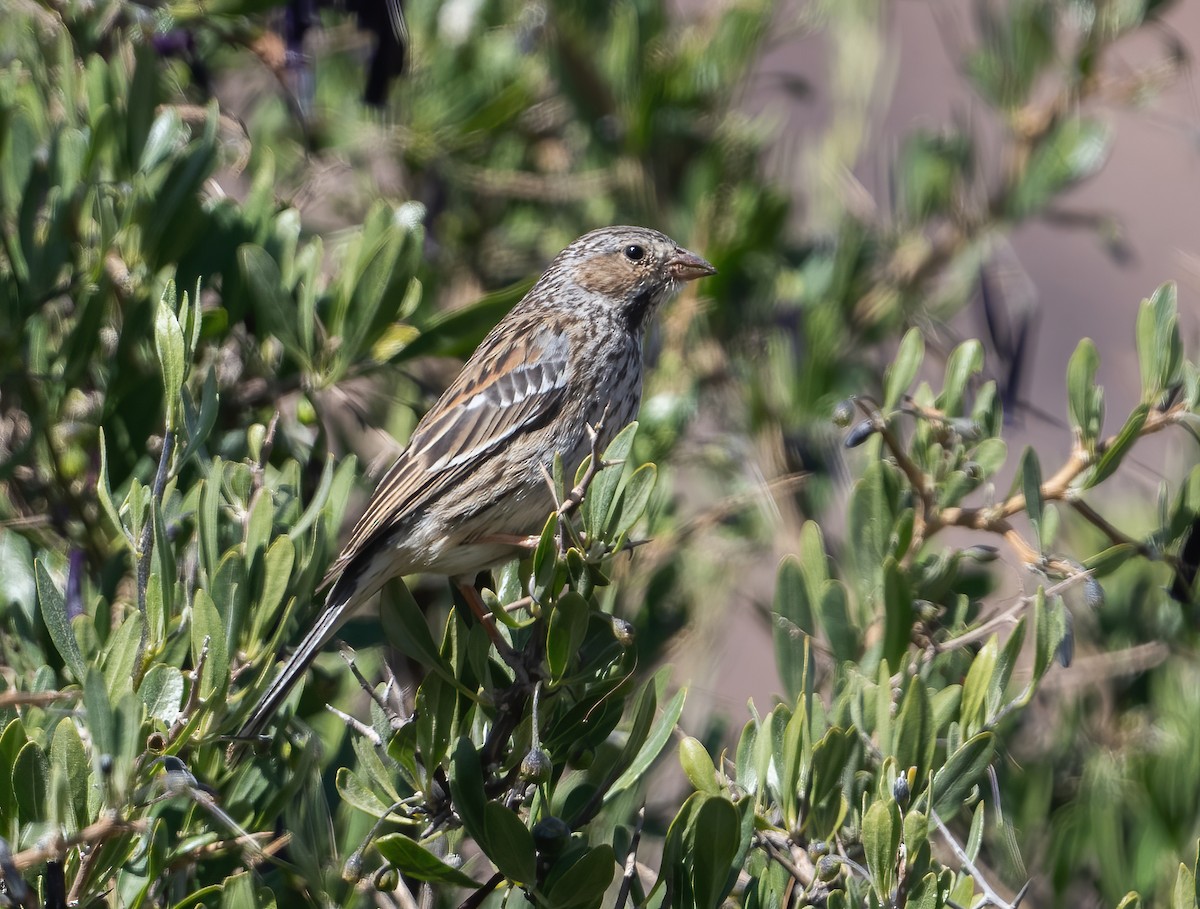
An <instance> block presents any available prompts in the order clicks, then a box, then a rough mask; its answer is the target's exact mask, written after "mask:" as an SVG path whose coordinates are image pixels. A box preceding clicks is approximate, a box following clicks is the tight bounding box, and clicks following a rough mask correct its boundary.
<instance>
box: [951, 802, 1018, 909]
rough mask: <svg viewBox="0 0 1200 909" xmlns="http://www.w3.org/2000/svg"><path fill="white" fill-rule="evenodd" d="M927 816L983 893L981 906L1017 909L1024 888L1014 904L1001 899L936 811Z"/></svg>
mask: <svg viewBox="0 0 1200 909" xmlns="http://www.w3.org/2000/svg"><path fill="white" fill-rule="evenodd" d="M929 816H930V817H931V818H933V822H934V824H936V825H937V829H938V831H939V832H940V833H941V834H942V838H943V839H945V841H946V844H947V845H948V846H949V847H950V851H951V852H953V853H954V855H955V857H957V858H958V860H959V862H960V863H961V864H962V870H963V871H965V872H966V873H967V874H969V875H970V876H971V879H972V880H974V881H975V883H976V885H978V887H979V889H980V890H982V891H983V900H984V902H983V903H982V904H981V905H987V904H991V905H993V906H997V907H999V909H1017V903H1018V902H1019V901H1020V897H1023V896H1024V895H1025V888H1022V889H1021V892H1020V894H1018V900H1017V901H1015V902H1012V903H1008V902H1006V901H1005V900H1003V899H1001V898H1000V896H999V894H997V893H996V891H995V890H993V889H992V885H991V884H989V883H988V882H987V878H986V877H984V875H983V872H982V871H980V870H979V868H978V867H977V866H976V865H975V863H974V862H973V861H971V857H970V856H969V855H967V850H965V849H964V848H963V847H962V846H961V845H960V844H959V842H958V840H957V839H955V837H954V834H953V833H951V832H950V828H949V827H947V826H946V824H945V823H944V822H943V821H942V819H941V817H940V816H939V815H938V813H937V812H936V811H930V812H929Z"/></svg>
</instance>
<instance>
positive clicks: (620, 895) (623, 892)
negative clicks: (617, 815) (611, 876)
mask: <svg viewBox="0 0 1200 909" xmlns="http://www.w3.org/2000/svg"><path fill="white" fill-rule="evenodd" d="M645 823H646V806H645V805H642V807H641V808H639V809H638V813H637V817H636V818H635V819H634V822H633V836H632V837H630V840H629V851H628V852H626V853H625V873H624V874H623V875H622V876H621V889H620V890H618V891H617V901H616V903H615V904H614V906H613V909H625V902H626V900H628V899H629V890H630V888H631V887H633V879H634V877H636V875H637V851H638V844H639V843H640V842H641V840H642V825H643V824H645Z"/></svg>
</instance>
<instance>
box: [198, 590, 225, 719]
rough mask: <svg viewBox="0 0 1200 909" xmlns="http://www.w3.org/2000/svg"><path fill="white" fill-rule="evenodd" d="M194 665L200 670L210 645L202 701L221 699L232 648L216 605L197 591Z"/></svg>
mask: <svg viewBox="0 0 1200 909" xmlns="http://www.w3.org/2000/svg"><path fill="white" fill-rule="evenodd" d="M191 632H192V634H191V654H192V665H193V666H198V665H199V661H200V654H201V653H202V652H203V651H204V648H205V646H206V644H207V647H208V655H207V656H206V658H205V660H204V669H203V673H202V675H201V678H200V683H199V684H200V697H201V698H205V699H207V698H210V697H213V696H214V695H219V694H220V693H221V692H223V691H224V690H225V687H226V686H227V685H228V684H229V646H228V642H227V640H226V638H225V627H224V624H223V623H222V621H221V615H220V613H219V612H218V611H217V605H216V603H214V602H213V599H212V597H211V596H209V594H208V591H207V590H204V589H202V588H201V589H197V590H196V594H195V597H194V598H193V600H192V628H191Z"/></svg>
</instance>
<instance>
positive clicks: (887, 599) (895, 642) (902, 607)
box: [883, 556, 913, 666]
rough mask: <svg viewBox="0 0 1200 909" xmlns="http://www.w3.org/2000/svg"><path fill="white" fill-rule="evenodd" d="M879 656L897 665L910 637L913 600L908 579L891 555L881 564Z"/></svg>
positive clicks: (906, 649)
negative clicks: (880, 652)
mask: <svg viewBox="0 0 1200 909" xmlns="http://www.w3.org/2000/svg"><path fill="white" fill-rule="evenodd" d="M883 607H884V618H883V659H884V660H886V661H887V663H888V665H889V666H899V665H900V660H901V659H902V658H903V656H904V654H905V653H906V652H907V651H908V645H909V642H910V641H911V639H912V627H913V600H912V592H911V591H910V590H909V586H908V578H907V577H906V576H905V574H904V572H903V571H901V570H900V566H899V565H898V564H897V563H896V560H895V559H893V558H892V557H891V556H889V557H888V558H887V560H886V561H885V562H884V564H883Z"/></svg>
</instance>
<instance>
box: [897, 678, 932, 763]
mask: <svg viewBox="0 0 1200 909" xmlns="http://www.w3.org/2000/svg"><path fill="white" fill-rule="evenodd" d="M895 728H896V733H895V738H896V744H895V747H894V748H893V750H892V753H893V754H894V755H895V756H896V763H897V764H898V765H899V768H900V772H901V773H905V772H906V771H907V770H908V768H909V767H916V768H917V773H916V777H917V779H918V780H922V781H923V780H924V779H925V778H926V776H927V775H928V774H929V771H930V770H931V769H932V768H933V756H934V751H935V749H936V747H937V730H936V729H935V728H934V727H933V707H932V705H931V703H930V700H929V691H928V689H926V687H925V683H924V682H923V681H922V680H921V678H920V677H919V676H912V677H911V678H910V679H909V680H908V690H907V691H906V692H905V693H904V700H903V701H902V702H901V704H900V713H899V715H898V716H897V718H896V727H895Z"/></svg>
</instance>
